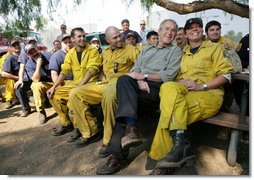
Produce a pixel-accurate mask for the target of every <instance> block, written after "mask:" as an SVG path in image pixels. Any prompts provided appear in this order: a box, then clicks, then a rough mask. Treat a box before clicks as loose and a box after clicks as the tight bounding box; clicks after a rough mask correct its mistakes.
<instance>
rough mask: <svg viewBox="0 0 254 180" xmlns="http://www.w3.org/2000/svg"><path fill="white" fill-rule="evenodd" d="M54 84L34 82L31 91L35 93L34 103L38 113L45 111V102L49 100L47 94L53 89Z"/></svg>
mask: <svg viewBox="0 0 254 180" xmlns="http://www.w3.org/2000/svg"><path fill="white" fill-rule="evenodd" d="M52 85H53V82H33V83H32V85H31V89H32V91H33V96H34V102H35V106H36V111H37V112H40V111H42V110H44V104H45V100H46V98H47V95H46V92H47V90H49V88H51V87H52Z"/></svg>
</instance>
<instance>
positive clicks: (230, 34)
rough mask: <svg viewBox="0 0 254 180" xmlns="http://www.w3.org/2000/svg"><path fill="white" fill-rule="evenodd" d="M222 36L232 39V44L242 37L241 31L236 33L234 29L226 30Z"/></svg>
mask: <svg viewBox="0 0 254 180" xmlns="http://www.w3.org/2000/svg"><path fill="white" fill-rule="evenodd" d="M224 37H226V38H228V39H231V40H232V41H234V44H235V45H237V44H238V43H239V41H240V40H241V39H242V37H243V33H242V32H238V33H237V34H235V31H233V30H231V31H228V32H227V34H225V35H224Z"/></svg>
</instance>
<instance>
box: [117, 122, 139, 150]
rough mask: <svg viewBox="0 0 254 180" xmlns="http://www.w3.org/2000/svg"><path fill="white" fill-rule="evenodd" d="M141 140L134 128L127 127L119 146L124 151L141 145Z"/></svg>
mask: <svg viewBox="0 0 254 180" xmlns="http://www.w3.org/2000/svg"><path fill="white" fill-rule="evenodd" d="M142 142H143V141H142V138H141V135H140V133H139V131H138V129H137V128H136V127H135V126H127V127H126V131H125V136H124V137H122V139H121V145H122V148H123V149H124V150H126V149H129V148H130V147H134V146H138V145H140V144H142Z"/></svg>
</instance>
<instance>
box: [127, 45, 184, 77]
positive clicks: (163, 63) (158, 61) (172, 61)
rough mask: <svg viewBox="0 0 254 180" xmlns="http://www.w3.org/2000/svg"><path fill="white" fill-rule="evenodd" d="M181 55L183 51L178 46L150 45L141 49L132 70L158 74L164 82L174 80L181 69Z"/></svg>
mask: <svg viewBox="0 0 254 180" xmlns="http://www.w3.org/2000/svg"><path fill="white" fill-rule="evenodd" d="M181 57H182V51H181V49H180V48H179V47H177V46H173V45H167V46H164V47H162V48H158V47H156V46H148V47H147V48H145V49H143V50H142V51H141V53H140V55H139V57H138V59H137V60H136V62H135V65H134V66H133V68H132V71H135V72H139V73H143V74H145V73H148V74H153V73H154V74H158V75H159V76H160V78H161V80H162V81H163V82H166V81H173V80H175V78H176V76H177V73H178V72H179V70H180V62H181Z"/></svg>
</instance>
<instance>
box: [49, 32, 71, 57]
mask: <svg viewBox="0 0 254 180" xmlns="http://www.w3.org/2000/svg"><path fill="white" fill-rule="evenodd" d="M65 35H68V34H64V35H63V37H64V36H65ZM61 48H62V47H61V41H59V40H58V39H56V40H54V41H53V49H52V50H51V51H50V52H51V53H54V52H56V51H58V50H60V49H61Z"/></svg>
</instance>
